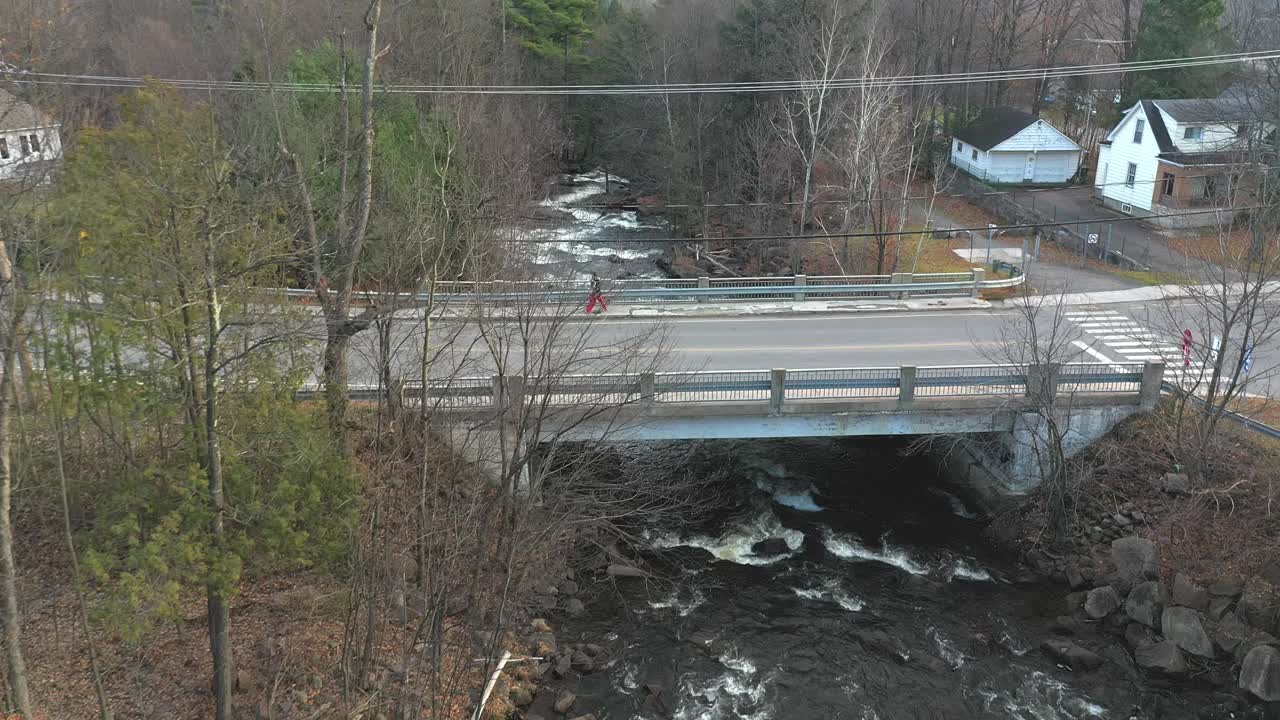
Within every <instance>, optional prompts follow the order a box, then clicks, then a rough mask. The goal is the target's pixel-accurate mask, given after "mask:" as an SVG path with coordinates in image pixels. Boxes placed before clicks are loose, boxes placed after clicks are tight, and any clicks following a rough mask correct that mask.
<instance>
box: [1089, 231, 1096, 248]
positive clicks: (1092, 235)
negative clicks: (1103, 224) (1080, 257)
mask: <svg viewBox="0 0 1280 720" xmlns="http://www.w3.org/2000/svg"><path fill="white" fill-rule="evenodd" d="M1089 244H1090V245H1097V244H1098V233H1089Z"/></svg>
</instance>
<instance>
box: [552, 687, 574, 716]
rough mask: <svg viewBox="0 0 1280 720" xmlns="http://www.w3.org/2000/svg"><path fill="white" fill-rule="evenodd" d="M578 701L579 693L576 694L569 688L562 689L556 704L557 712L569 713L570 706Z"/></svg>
mask: <svg viewBox="0 0 1280 720" xmlns="http://www.w3.org/2000/svg"><path fill="white" fill-rule="evenodd" d="M577 701H578V696H577V695H574V694H573V693H571V692H569V691H568V690H561V691H560V696H559V697H557V698H556V705H555V707H556V712H558V713H560V714H561V715H568V714H569V708H571V707H573V704H574V703H575V702H577Z"/></svg>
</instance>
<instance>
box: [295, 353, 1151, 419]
mask: <svg viewBox="0 0 1280 720" xmlns="http://www.w3.org/2000/svg"><path fill="white" fill-rule="evenodd" d="M1163 374H1164V363H1154V362H1149V363H1099V364H1090V363H1066V364H1061V365H1053V366H1029V367H1016V366H1003V365H948V366H921V367H915V366H902V367H878V368H877V367H870V368H816V369H794V370H788V369H783V368H775V369H772V370H713V371H701V372H671V373H640V374H635V375H606V376H588V375H566V376H558V377H553V378H536V379H534V378H528V377H524V376H515V375H508V376H501V375H495V376H493V377H489V378H460V379H451V380H441V381H438V382H432V383H429V384H428V385H427V388H426V392H425V393H424V392H423V389H422V386H421V385H420V384H406V385H404V386H402V387H400V388H399V389H398V392H399V393H401V395H402V400H403V401H404V402H408V403H417V402H421V401H423V400H424V398H425V401H426V402H427V403H428V404H430V405H432V406H434V407H437V408H439V409H443V410H463V411H465V410H475V409H483V408H491V409H495V410H503V409H510V408H511V407H513V406H518V405H519V404H520V403H522V402H524V401H529V402H532V403H534V404H535V405H538V406H562V407H572V406H581V407H591V406H595V405H599V404H603V403H609V404H624V403H652V404H663V405H682V404H683V405H692V404H699V403H706V404H710V403H756V404H760V405H761V406H762V408H763V406H765V405H767V406H768V409H769V410H770V411H772V412H780V411H781V410H782V409H783V407H784V405H786V404H787V403H803V402H809V401H814V400H818V401H825V400H859V399H880V400H895V399H896V400H898V401H899V402H902V403H909V402H912V401H914V400H916V399H917V398H922V399H936V398H970V399H972V398H983V397H986V398H990V399H992V400H995V401H999V402H1007V401H1011V400H1016V399H1017V398H1019V397H1023V398H1033V399H1036V400H1038V401H1043V399H1044V398H1045V397H1049V396H1051V395H1065V394H1073V395H1074V394H1089V395H1102V394H1112V395H1130V396H1134V397H1136V398H1138V400H1139V402H1140V403H1141V404H1143V405H1144V406H1148V407H1150V406H1154V404H1155V401H1156V400H1157V399H1158V398H1159V395H1160V388H1161V382H1162V378H1163ZM378 393H379V390H378V389H377V388H376V387H367V386H366V387H353V388H352V391H351V395H352V398H353V399H364V400H368V399H375V398H377V397H378ZM318 394H319V393H318V390H316V389H307V390H304V391H302V392H301V393H300V396H301V397H304V398H306V397H316V396H318ZM517 400H519V402H517Z"/></svg>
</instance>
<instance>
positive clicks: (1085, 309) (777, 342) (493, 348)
mask: <svg viewBox="0 0 1280 720" xmlns="http://www.w3.org/2000/svg"><path fill="white" fill-rule="evenodd" d="M1187 309H1188V312H1191V311H1192V310H1193V307H1190V306H1189V307H1188V308H1187ZM1065 312H1067V313H1069V315H1068V317H1069V318H1070V323H1071V327H1070V329H1069V331H1070V332H1071V333H1072V339H1075V340H1078V344H1076V345H1074V347H1076V348H1077V349H1078V350H1079V355H1078V356H1077V357H1075V358H1072V359H1074V360H1080V361H1086V362H1102V361H1106V362H1139V361H1142V360H1151V359H1156V356H1158V355H1160V354H1163V355H1164V358H1165V359H1166V360H1167V361H1168V364H1169V365H1170V366H1171V367H1173V366H1175V365H1178V364H1180V362H1181V360H1180V350H1179V348H1178V343H1179V339H1178V331H1177V330H1176V328H1173V327H1172V325H1173V324H1174V321H1173V320H1170V319H1167V318H1165V317H1164V314H1163V313H1160V314H1156V313H1153V312H1152V310H1151V307H1150V306H1149V305H1144V304H1137V303H1135V304H1130V305H1107V306H1079V307H1070V308H1066V309H1065ZM1045 314H1046V315H1047V314H1049V313H1048V311H1047V310H1046V311H1045ZM1023 322H1024V320H1023V318H1022V316H1021V315H1020V314H1018V313H1017V312H1015V311H1013V310H1010V309H998V310H974V311H970V310H952V311H937V312H930V311H914V312H885V313H874V312H872V313H853V314H839V313H826V314H813V315H769V316H758V317H750V316H748V317H700V318H667V319H662V320H641V319H609V318H606V317H598V318H591V319H586V318H583V319H581V320H573V321H569V322H560V323H552V324H550V325H547V324H534V325H528V326H523V325H518V324H514V323H500V324H494V325H493V326H486V327H484V328H477V327H476V326H475V325H472V324H466V323H461V322H459V321H437V322H436V323H435V324H434V325H433V330H432V338H433V348H432V350H431V357H432V366H433V371H434V372H433V376H434V377H437V378H439V377H445V376H448V375H466V376H475V377H485V376H488V375H491V374H493V373H494V371H495V369H496V368H497V367H499V366H502V367H504V368H507V372H508V373H511V374H519V369H520V368H521V367H523V366H525V365H526V364H527V365H528V366H530V367H533V368H535V369H534V370H532V371H531V372H530V373H529V374H546V373H548V372H567V373H571V374H587V375H596V374H606V373H635V372H643V371H649V370H659V371H676V370H709V371H714V370H760V369H768V368H789V369H799V368H806V369H812V368H848V367H897V366H900V365H917V366H924V365H966V364H985V363H992V362H998V358H999V357H1000V346H1001V336H1002V332H1011V331H1012V329H1013V328H1015V327H1017V326H1018V325H1019V324H1021V323H1023ZM1188 322H1189V323H1193V321H1191V320H1188ZM1135 339H1140V340H1141V341H1142V343H1141V344H1139V343H1138V342H1136V341H1135ZM1202 341H1203V342H1208V339H1207V338H1205V339H1202ZM376 348H377V335H376V334H375V333H374V332H372V331H369V332H365V333H362V334H361V335H359V336H357V338H356V342H355V347H354V348H353V353H352V381H353V382H355V383H370V384H371V383H374V382H375V381H376V371H375V368H376V360H375V359H376V358H377V357H378V353H377V351H376ZM1085 348H1087V349H1085ZM391 350H392V352H391V355H392V357H393V358H394V367H395V369H394V371H393V374H396V375H400V376H403V377H405V378H408V379H411V380H412V379H416V378H417V377H418V373H419V372H420V370H419V367H420V358H421V357H422V327H421V321H420V320H411V319H402V320H399V321H398V322H397V324H396V326H395V330H394V332H393V333H392V343H391ZM1254 365H1255V368H1257V369H1256V371H1255V374H1256V375H1258V376H1259V377H1260V378H1261V377H1263V376H1265V375H1270V374H1274V372H1272V369H1273V368H1275V367H1277V366H1278V365H1280V353H1278V352H1277V348H1276V347H1275V346H1274V344H1273V345H1271V346H1266V347H1263V348H1261V349H1259V350H1258V351H1257V352H1256V357H1255V363H1254ZM561 367H562V368H564V370H552V368H561ZM1261 387H1263V386H1262V385H1261V384H1260V387H1259V388H1257V389H1256V390H1257V391H1261Z"/></svg>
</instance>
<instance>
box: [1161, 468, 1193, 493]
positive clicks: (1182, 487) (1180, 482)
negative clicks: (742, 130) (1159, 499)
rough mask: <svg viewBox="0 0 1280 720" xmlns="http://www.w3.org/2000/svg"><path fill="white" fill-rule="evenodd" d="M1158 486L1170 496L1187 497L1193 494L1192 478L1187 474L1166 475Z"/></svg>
mask: <svg viewBox="0 0 1280 720" xmlns="http://www.w3.org/2000/svg"><path fill="white" fill-rule="evenodd" d="M1156 486H1157V487H1159V488H1160V489H1161V490H1163V491H1164V492H1166V493H1168V494H1170V495H1186V494H1187V493H1189V492H1191V478H1189V477H1187V476H1186V474H1185V473H1165V474H1164V476H1163V477H1161V478H1160V480H1159V481H1158V482H1157V483H1156Z"/></svg>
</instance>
